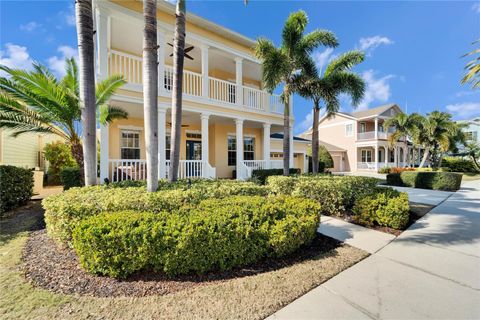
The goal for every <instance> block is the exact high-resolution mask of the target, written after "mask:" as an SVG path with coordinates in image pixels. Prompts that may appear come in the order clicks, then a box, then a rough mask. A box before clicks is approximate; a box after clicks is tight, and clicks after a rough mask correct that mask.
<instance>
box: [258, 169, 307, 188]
mask: <svg viewBox="0 0 480 320" xmlns="http://www.w3.org/2000/svg"><path fill="white" fill-rule="evenodd" d="M300 173H301V171H300V169H297V168H291V169H290V170H289V174H290V175H292V174H293V175H295V174H300ZM281 175H283V169H259V170H253V171H252V180H253V181H255V182H258V183H259V184H262V185H263V184H265V182H266V181H267V178H268V177H271V176H281Z"/></svg>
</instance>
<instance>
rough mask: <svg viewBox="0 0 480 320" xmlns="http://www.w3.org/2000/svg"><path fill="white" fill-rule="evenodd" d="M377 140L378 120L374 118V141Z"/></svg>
mask: <svg viewBox="0 0 480 320" xmlns="http://www.w3.org/2000/svg"><path fill="white" fill-rule="evenodd" d="M377 139H378V118H377V117H375V140H377Z"/></svg>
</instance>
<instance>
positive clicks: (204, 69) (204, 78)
mask: <svg viewBox="0 0 480 320" xmlns="http://www.w3.org/2000/svg"><path fill="white" fill-rule="evenodd" d="M208 48H209V47H208V46H207V45H205V44H203V45H202V96H203V97H204V98H205V99H208V97H209V92H210V89H209V80H208Z"/></svg>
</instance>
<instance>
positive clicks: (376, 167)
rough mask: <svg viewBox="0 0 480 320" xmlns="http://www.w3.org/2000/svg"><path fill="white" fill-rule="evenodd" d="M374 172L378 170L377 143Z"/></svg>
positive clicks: (376, 145) (376, 146)
mask: <svg viewBox="0 0 480 320" xmlns="http://www.w3.org/2000/svg"><path fill="white" fill-rule="evenodd" d="M375 132H376V131H375ZM375 170H378V143H376V144H375Z"/></svg>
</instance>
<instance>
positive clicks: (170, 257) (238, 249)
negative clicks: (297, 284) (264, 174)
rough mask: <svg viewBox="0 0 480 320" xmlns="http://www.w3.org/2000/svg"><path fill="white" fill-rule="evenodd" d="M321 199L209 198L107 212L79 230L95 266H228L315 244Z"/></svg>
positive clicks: (117, 272)
mask: <svg viewBox="0 0 480 320" xmlns="http://www.w3.org/2000/svg"><path fill="white" fill-rule="evenodd" d="M319 209H320V208H319V205H318V204H316V203H314V202H313V201H309V200H305V199H297V198H292V197H285V198H283V197H280V198H264V197H255V196H254V197H251V196H238V197H231V198H225V199H210V200H206V201H203V202H201V203H200V204H199V205H198V206H196V207H187V208H182V209H181V210H177V211H174V212H168V213H167V212H161V213H139V212H131V211H130V212H117V213H102V214H101V215H97V216H95V217H90V218H87V219H85V220H83V221H82V222H81V223H80V224H79V225H78V226H77V227H76V228H75V230H74V233H73V239H74V248H75V250H76V252H77V254H78V256H79V257H80V261H81V263H82V265H83V267H84V268H85V269H87V270H88V271H90V272H93V273H97V274H102V275H108V276H112V277H121V278H124V277H126V276H128V275H129V274H131V273H133V272H135V271H137V270H140V269H144V268H149V267H150V268H154V269H156V270H162V271H164V272H165V273H167V274H168V275H179V274H188V273H197V274H199V273H205V272H208V271H212V270H228V269H232V268H235V267H240V266H245V265H248V264H251V263H254V262H256V261H258V260H260V259H262V258H264V257H267V256H276V257H279V256H284V255H286V254H289V253H291V252H293V251H295V250H297V249H298V248H299V247H300V246H302V245H305V244H308V243H310V242H311V241H312V240H313V238H314V237H315V234H316V229H317V227H318V224H319V214H320V212H319Z"/></svg>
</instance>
